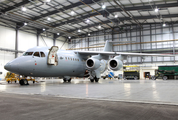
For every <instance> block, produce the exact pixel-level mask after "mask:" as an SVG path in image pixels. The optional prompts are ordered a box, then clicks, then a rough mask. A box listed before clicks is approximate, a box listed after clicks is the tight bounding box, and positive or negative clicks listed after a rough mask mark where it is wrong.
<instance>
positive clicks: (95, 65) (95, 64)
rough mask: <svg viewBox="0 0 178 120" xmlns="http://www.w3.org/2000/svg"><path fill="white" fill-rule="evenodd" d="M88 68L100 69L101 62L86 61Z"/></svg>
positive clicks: (92, 59) (91, 59)
mask: <svg viewBox="0 0 178 120" xmlns="http://www.w3.org/2000/svg"><path fill="white" fill-rule="evenodd" d="M86 66H87V68H89V69H90V70H96V69H98V68H99V67H100V61H99V60H98V59H96V58H89V59H87V61H86Z"/></svg>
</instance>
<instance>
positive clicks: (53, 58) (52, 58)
mask: <svg viewBox="0 0 178 120" xmlns="http://www.w3.org/2000/svg"><path fill="white" fill-rule="evenodd" d="M58 49H59V48H58V46H52V47H51V48H50V49H49V53H48V60H47V61H48V65H55V66H56V65H57V64H58V56H57V51H58Z"/></svg>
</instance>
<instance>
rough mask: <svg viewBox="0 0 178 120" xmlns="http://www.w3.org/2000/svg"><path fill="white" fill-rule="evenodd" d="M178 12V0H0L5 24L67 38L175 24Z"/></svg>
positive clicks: (0, 13) (0, 17)
mask: <svg viewBox="0 0 178 120" xmlns="http://www.w3.org/2000/svg"><path fill="white" fill-rule="evenodd" d="M177 11H178V1H177V0H0V22H1V23H3V25H6V26H9V27H13V28H20V29H21V30H24V31H29V30H30V31H38V32H39V31H40V32H41V33H43V34H47V35H54V34H55V35H59V36H64V37H81V36H82V35H86V36H87V35H89V33H91V32H95V31H99V30H103V29H113V28H114V27H119V28H122V27H123V26H128V25H129V26H131V25H133V24H138V25H139V26H140V27H142V25H143V24H150V23H152V24H154V23H160V24H162V25H163V24H164V23H165V24H166V23H174V22H178V13H177ZM24 23H26V25H25V24H24ZM1 25H2V24H1ZM121 30H122V29H121ZM118 32H119V31H118Z"/></svg>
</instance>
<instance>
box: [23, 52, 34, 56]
mask: <svg viewBox="0 0 178 120" xmlns="http://www.w3.org/2000/svg"><path fill="white" fill-rule="evenodd" d="M32 54H33V52H25V53H24V54H23V56H29V55H32Z"/></svg>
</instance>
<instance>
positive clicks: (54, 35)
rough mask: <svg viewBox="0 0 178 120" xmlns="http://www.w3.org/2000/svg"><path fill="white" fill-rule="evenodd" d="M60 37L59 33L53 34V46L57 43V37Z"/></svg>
mask: <svg viewBox="0 0 178 120" xmlns="http://www.w3.org/2000/svg"><path fill="white" fill-rule="evenodd" d="M58 37H60V35H57V34H53V46H55V45H56V39H57V38H58Z"/></svg>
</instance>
